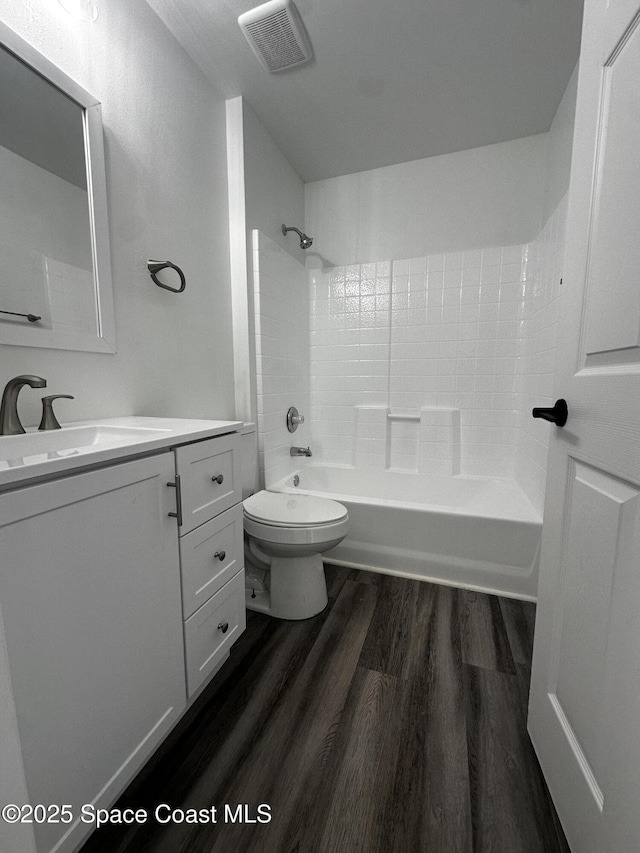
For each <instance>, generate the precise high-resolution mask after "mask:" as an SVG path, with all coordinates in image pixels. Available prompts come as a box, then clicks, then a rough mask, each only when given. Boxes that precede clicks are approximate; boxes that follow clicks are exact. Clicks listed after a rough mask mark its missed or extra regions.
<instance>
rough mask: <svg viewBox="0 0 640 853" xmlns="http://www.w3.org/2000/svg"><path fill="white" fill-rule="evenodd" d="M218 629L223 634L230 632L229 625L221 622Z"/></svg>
mask: <svg viewBox="0 0 640 853" xmlns="http://www.w3.org/2000/svg"><path fill="white" fill-rule="evenodd" d="M218 628H219V629H220V630H221V631H222V633H223V634H226V633H227V631H228V630H229V623H228V622H221V623H220V624H219V625H218Z"/></svg>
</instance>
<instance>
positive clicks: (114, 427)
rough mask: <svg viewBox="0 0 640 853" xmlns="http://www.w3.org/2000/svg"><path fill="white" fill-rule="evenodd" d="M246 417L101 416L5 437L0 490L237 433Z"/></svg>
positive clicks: (0, 438) (0, 443) (0, 451)
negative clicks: (239, 419)
mask: <svg viewBox="0 0 640 853" xmlns="http://www.w3.org/2000/svg"><path fill="white" fill-rule="evenodd" d="M242 426H243V423H242V421H209V420H195V419H191V418H147V417H124V418H99V419H96V420H92V421H80V422H76V423H70V424H63V426H62V429H59V430H46V431H42V432H39V431H37V430H30V431H27V432H26V433H25V434H24V435H6V436H0V489H7V488H12V487H14V486H16V485H18V486H19V485H26V483H27V481H31V480H34V479H39V478H49V477H52V476H59V475H60V474H66V473H67V472H72V471H73V470H74V469H79V468H86V467H89V466H93V465H102V464H104V463H106V462H114V461H118V460H119V459H126V458H128V457H131V456H139V455H140V454H147V453H150V452H153V451H162V450H166V449H168V448H170V447H175V446H176V445H178V444H186V443H188V442H191V441H198V440H200V439H203V438H213V437H214V436H217V435H224V434H225V433H229V432H236V431H237V430H239V429H241V428H242Z"/></svg>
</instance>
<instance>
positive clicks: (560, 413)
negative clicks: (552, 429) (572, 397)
mask: <svg viewBox="0 0 640 853" xmlns="http://www.w3.org/2000/svg"><path fill="white" fill-rule="evenodd" d="M531 414H532V415H533V417H534V418H542V419H543V420H545V421H551V423H552V424H555V425H556V426H559V427H562V426H564V425H565V424H566V422H567V417H568V415H569V409H568V407H567V401H566V400H556V403H555V406H553V407H552V408H550V409H533V411H532V412H531Z"/></svg>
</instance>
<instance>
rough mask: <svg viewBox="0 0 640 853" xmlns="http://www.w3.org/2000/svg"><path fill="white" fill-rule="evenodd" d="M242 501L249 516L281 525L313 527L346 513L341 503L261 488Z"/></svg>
mask: <svg viewBox="0 0 640 853" xmlns="http://www.w3.org/2000/svg"><path fill="white" fill-rule="evenodd" d="M242 505H243V507H244V511H245V513H246V514H247V515H248V516H249V517H250V518H254V519H255V520H256V521H262V522H263V523H265V524H274V525H279V526H283V527H313V526H314V525H319V524H330V523H332V522H335V521H341V520H342V519H343V518H346V517H347V509H346V507H344V506H342V504H340V503H338V502H337V501H332V500H329V499H328V498H316V497H314V496H313V495H292V494H285V493H282V492H267V491H262V492H258V493H257V494H255V495H251V497H249V498H247V499H246V500H245V501H243V504H242Z"/></svg>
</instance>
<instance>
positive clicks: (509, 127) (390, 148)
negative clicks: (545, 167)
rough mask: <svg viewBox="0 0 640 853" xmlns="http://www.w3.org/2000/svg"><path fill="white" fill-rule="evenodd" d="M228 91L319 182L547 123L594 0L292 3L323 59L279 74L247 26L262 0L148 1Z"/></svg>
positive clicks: (536, 129)
mask: <svg viewBox="0 0 640 853" xmlns="http://www.w3.org/2000/svg"><path fill="white" fill-rule="evenodd" d="M147 2H148V3H149V5H150V6H151V7H152V8H153V9H154V10H155V11H156V13H157V14H158V15H159V17H160V18H161V19H162V20H163V21H164V23H165V24H166V25H167V27H168V28H169V29H170V30H171V31H172V32H173V33H174V35H175V36H176V37H177V39H178V40H179V41H180V42H181V44H182V45H183V46H184V48H185V49H186V51H187V52H188V53H189V54H190V55H191V57H192V58H193V59H194V60H195V61H196V63H197V64H198V65H199V66H200V67H201V69H202V70H203V71H204V73H205V74H206V75H207V76H208V77H209V78H210V79H211V81H212V82H213V83H214V85H215V86H216V87H217V89H218V90H219V91H220V92H221V93H222V94H223V95H224V96H225V97H227V98H231V97H236V96H238V95H242V96H243V97H244V98H245V99H246V101H247V102H248V103H249V104H250V105H251V107H252V108H253V109H254V111H255V112H256V113H257V115H258V116H259V117H260V119H261V120H262V122H263V124H264V125H265V126H266V127H267V129H268V130H269V132H270V134H271V136H272V137H273V139H274V140H275V142H276V143H277V145H278V147H279V148H280V150H281V151H282V152H283V154H284V155H285V156H286V157H287V159H288V160H289V162H290V163H291V165H292V166H293V168H294V169H295V170H296V171H297V172H298V174H299V175H300V177H301V178H302V179H303V180H304V181H305V182H306V181H315V180H320V179H323V178H330V177H335V176H337V175H343V174H349V173H352V172H359V171H362V170H365V169H373V168H377V167H380V166H387V165H390V164H393V163H402V162H406V161H409V160H417V159H420V158H423V157H432V156H434V155H437V154H447V153H451V152H453V151H461V150H465V149H468V148H475V147H477V146H481V145H489V144H491V143H495V142H504V141H506V140H509V139H516V138H518V137H522V136H529V135H531V134H536V133H543V132H545V131H547V130H548V129H549V126H550V124H551V121H552V119H553V116H554V114H555V111H556V109H557V107H558V104H559V103H560V99H561V97H562V94H563V91H564V89H565V87H566V84H567V82H568V80H569V77H570V76H571V72H572V70H573V67H574V65H575V63H576V61H577V59H578V52H579V46H580V28H581V21H582V5H583V0H295V2H296V6H297V8H298V10H299V12H300V14H301V16H302V19H303V21H304V23H305V26H306V29H307V31H308V34H309V37H310V40H311V44H312V46H313V51H314V59H313V61H312V62H311V63H309V64H308V65H304V66H300V67H299V68H292V69H290V70H289V71H284V72H280V73H275V74H270V73H269V72H268V71H265V70H264V69H263V68H262V66H261V65H260V63H259V62H258V60H257V59H256V57H255V56H254V54H253V52H252V50H251V48H250V46H249V44H248V43H247V42H246V40H245V38H244V36H243V34H242V32H241V30H240V27H239V26H238V23H237V18H238V15H240V14H241V13H242V12H246V11H247V10H248V9H251V8H254V7H255V6H257V5H260V3H259V2H257V0H180V2H179V3H176V0H147Z"/></svg>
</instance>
